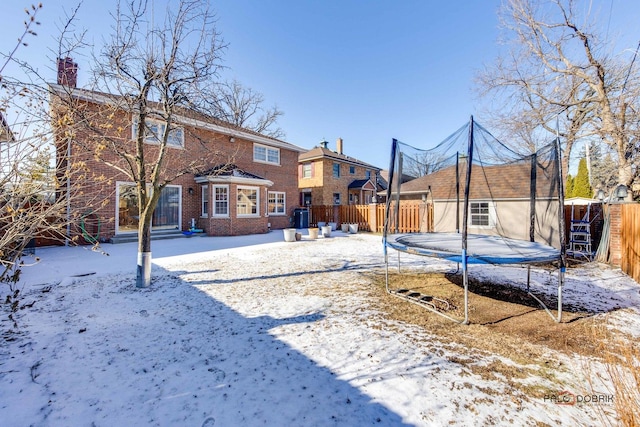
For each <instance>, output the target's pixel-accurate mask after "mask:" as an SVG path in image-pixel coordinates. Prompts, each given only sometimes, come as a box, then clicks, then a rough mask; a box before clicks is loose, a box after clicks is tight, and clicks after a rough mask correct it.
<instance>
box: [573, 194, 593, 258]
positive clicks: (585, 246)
mask: <svg viewBox="0 0 640 427" xmlns="http://www.w3.org/2000/svg"><path fill="white" fill-rule="evenodd" d="M590 210H591V204H590V203H589V204H588V205H587V211H586V213H585V214H584V216H583V217H582V218H581V219H576V218H575V215H574V205H571V226H570V227H571V228H570V229H569V251H568V252H569V254H570V255H572V256H573V257H574V258H579V257H585V258H586V259H587V260H588V261H591V260H592V259H593V251H592V248H591V222H590V220H589V214H590Z"/></svg>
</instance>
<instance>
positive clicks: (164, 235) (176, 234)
mask: <svg viewBox="0 0 640 427" xmlns="http://www.w3.org/2000/svg"><path fill="white" fill-rule="evenodd" d="M184 237H185V235H184V234H182V231H180V230H163V231H153V232H151V240H165V239H178V238H184ZM137 241H138V233H132V234H119V235H115V236H113V237H112V238H111V239H109V242H110V243H113V244H118V243H131V242H137Z"/></svg>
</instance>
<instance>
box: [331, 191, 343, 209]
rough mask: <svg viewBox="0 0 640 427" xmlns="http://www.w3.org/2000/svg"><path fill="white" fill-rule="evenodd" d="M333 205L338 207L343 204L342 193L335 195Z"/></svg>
mask: <svg viewBox="0 0 640 427" xmlns="http://www.w3.org/2000/svg"><path fill="white" fill-rule="evenodd" d="M336 196H338V197H336ZM333 204H334V205H336V206H337V205H340V204H342V197H341V196H340V193H333Z"/></svg>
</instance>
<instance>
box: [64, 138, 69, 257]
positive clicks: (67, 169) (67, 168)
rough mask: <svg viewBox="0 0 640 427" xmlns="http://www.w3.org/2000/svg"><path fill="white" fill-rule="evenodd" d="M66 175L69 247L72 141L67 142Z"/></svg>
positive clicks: (66, 238)
mask: <svg viewBox="0 0 640 427" xmlns="http://www.w3.org/2000/svg"><path fill="white" fill-rule="evenodd" d="M66 174H67V192H66V195H65V197H66V201H67V212H66V221H67V230H66V233H65V238H64V245H65V246H69V241H70V239H71V141H70V140H67V166H66Z"/></svg>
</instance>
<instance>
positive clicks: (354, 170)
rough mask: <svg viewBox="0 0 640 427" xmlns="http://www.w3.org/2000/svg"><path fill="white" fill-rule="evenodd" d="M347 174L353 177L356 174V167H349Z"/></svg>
mask: <svg viewBox="0 0 640 427" xmlns="http://www.w3.org/2000/svg"><path fill="white" fill-rule="evenodd" d="M349 173H350V174H351V175H355V173H356V167H355V166H349Z"/></svg>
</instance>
